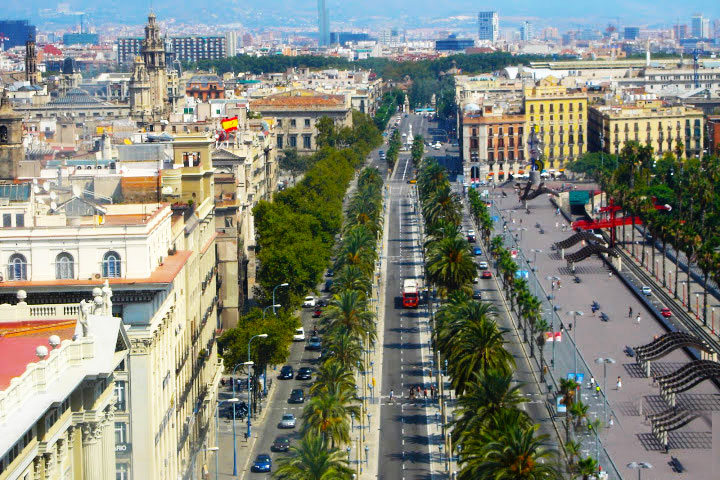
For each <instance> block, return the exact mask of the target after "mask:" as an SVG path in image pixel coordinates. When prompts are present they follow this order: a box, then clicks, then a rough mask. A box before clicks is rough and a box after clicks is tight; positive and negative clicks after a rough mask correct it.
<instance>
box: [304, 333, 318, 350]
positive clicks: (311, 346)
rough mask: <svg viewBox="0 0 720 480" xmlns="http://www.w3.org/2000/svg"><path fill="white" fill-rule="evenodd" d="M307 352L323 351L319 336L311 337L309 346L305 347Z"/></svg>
mask: <svg viewBox="0 0 720 480" xmlns="http://www.w3.org/2000/svg"><path fill="white" fill-rule="evenodd" d="M305 350H311V351H319V350H322V340H320V337H318V336H317V335H315V336H313V337H310V340H308V342H307V344H306V345H305Z"/></svg>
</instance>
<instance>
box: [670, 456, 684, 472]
mask: <svg viewBox="0 0 720 480" xmlns="http://www.w3.org/2000/svg"><path fill="white" fill-rule="evenodd" d="M668 465H670V468H672V471H673V472H675V473H683V472H684V471H685V467H683V464H682V463H680V460H678V459H677V458H676V457H670V461H669V462H668Z"/></svg>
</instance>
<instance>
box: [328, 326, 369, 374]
mask: <svg viewBox="0 0 720 480" xmlns="http://www.w3.org/2000/svg"><path fill="white" fill-rule="evenodd" d="M324 343H325V348H326V349H327V351H328V352H332V353H331V354H332V357H333V359H335V360H337V361H338V362H340V364H341V365H342V366H343V367H344V368H346V369H348V370H349V369H353V368H356V367H357V365H358V362H360V361H361V360H362V356H363V346H362V344H361V343H360V339H359V338H358V337H355V336H354V335H352V334H350V333H349V332H348V331H347V330H345V329H343V328H338V329H334V330H331V331H330V333H329V334H328V335H326V336H325V339H324Z"/></svg>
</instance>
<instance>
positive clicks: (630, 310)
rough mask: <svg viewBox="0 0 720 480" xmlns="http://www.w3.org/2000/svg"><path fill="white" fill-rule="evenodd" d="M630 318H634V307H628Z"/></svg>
mask: <svg viewBox="0 0 720 480" xmlns="http://www.w3.org/2000/svg"><path fill="white" fill-rule="evenodd" d="M628 318H632V307H628Z"/></svg>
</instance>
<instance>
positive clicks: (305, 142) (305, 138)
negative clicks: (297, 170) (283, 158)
mask: <svg viewBox="0 0 720 480" xmlns="http://www.w3.org/2000/svg"><path fill="white" fill-rule="evenodd" d="M303 148H304V149H305V150H309V149H310V148H311V147H310V135H303Z"/></svg>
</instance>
